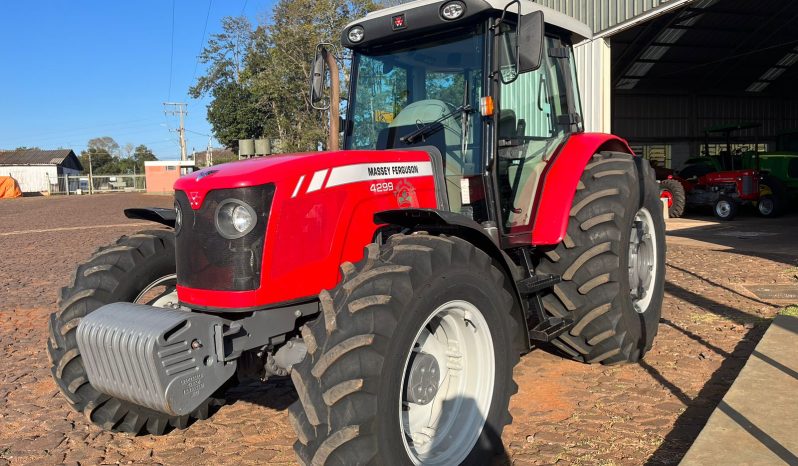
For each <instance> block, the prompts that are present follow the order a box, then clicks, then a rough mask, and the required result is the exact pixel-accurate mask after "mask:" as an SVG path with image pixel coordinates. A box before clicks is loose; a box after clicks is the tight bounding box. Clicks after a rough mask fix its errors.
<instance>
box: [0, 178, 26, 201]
mask: <svg viewBox="0 0 798 466" xmlns="http://www.w3.org/2000/svg"><path fill="white" fill-rule="evenodd" d="M15 197H22V191H21V190H20V189H19V184H18V183H17V180H15V179H14V178H11V177H10V176H0V199H12V198H15Z"/></svg>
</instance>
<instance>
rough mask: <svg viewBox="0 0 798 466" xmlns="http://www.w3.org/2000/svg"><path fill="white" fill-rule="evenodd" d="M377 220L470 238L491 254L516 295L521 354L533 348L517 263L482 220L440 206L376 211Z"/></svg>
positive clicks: (379, 223) (514, 296)
mask: <svg viewBox="0 0 798 466" xmlns="http://www.w3.org/2000/svg"><path fill="white" fill-rule="evenodd" d="M374 223H375V224H377V225H391V226H398V227H402V228H407V229H410V230H414V231H429V232H436V233H445V234H448V235H451V236H457V237H458V238H461V239H463V240H466V241H468V242H469V243H471V244H473V245H474V246H475V247H477V248H479V249H481V250H482V251H484V252H485V253H486V254H488V255H489V256H490V257H491V258H492V259H493V260H494V261H495V262H496V263H497V264H498V265H499V266H501V269H502V272H504V275H505V277H507V281H508V282H509V283H510V286H511V287H512V293H513V298H514V300H515V302H516V304H517V305H516V306H515V307H514V308H513V311H512V314H513V319H514V320H515V321H516V325H517V326H518V328H519V329H521V331H520V332H519V333H518V334H517V335H516V341H515V342H514V343H515V346H516V348H517V349H518V352H519V353H526V352H528V351H529V349H530V345H529V341H530V340H529V329H528V328H527V324H526V317H525V316H524V309H525V306H524V305H523V302H524V300H523V298H522V296H521V293H520V292H519V291H518V286H517V284H516V282H517V281H518V280H519V279H520V278H521V277H520V276H519V272H518V266H516V265H515V264H514V263H513V261H512V260H511V259H510V257H509V256H507V254H506V253H505V252H504V251H502V250H501V248H500V247H499V245H498V230H497V233H496V234H497V238H493V237H491V236H490V234H488V232H487V231H485V228H483V227H482V225H480V224H479V223H477V222H475V221H474V220H472V219H470V218H468V217H466V216H464V215H460V214H456V213H454V212H449V211H445V210H438V209H395V210H387V211H382V212H377V213H376V214H374Z"/></svg>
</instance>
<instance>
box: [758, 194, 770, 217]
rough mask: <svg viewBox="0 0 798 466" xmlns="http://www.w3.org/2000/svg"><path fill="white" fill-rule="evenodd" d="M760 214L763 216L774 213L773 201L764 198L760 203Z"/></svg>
mask: <svg viewBox="0 0 798 466" xmlns="http://www.w3.org/2000/svg"><path fill="white" fill-rule="evenodd" d="M758 207H759V213H761V214H762V215H770V214H771V213H773V199H769V198H764V199H761V200H760V201H759V205H758Z"/></svg>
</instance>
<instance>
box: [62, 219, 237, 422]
mask: <svg viewBox="0 0 798 466" xmlns="http://www.w3.org/2000/svg"><path fill="white" fill-rule="evenodd" d="M176 282H177V280H176V275H175V240H174V233H172V232H171V231H166V230H153V231H145V232H141V233H137V234H134V235H130V236H123V237H122V238H120V239H119V240H118V241H117V242H116V244H114V245H112V246H109V247H104V248H101V249H100V250H98V251H97V252H96V253H95V254H94V255H93V256H92V257H91V259H90V260H89V261H88V262H87V263H85V264H82V265H80V266H79V267H78V268H77V270H76V271H75V276H74V277H73V279H72V283H71V285H70V286H67V287H64V288H62V289H61V296H60V298H59V300H58V308H59V309H58V311H57V312H55V313H53V314H51V315H50V338H49V339H48V341H47V351H48V354H49V356H50V361H51V363H52V366H51V372H52V375H53V378H54V379H55V382H56V385H57V386H58V388H59V390H60V391H61V393H62V394H63V395H64V396H65V397H66V398H67V400H68V401H69V404H70V405H72V408H73V409H75V410H76V411H81V412H83V413H84V414H85V415H86V417H87V418H88V419H89V420H90V421H91V422H93V423H94V424H97V425H99V426H100V427H102V428H104V429H107V430H113V431H118V432H129V433H133V434H139V433H149V434H163V433H165V432H167V431H169V430H171V429H172V428H174V427H177V428H184V427H186V426H188V424H190V423H191V421H193V420H194V419H205V418H207V417H208V416H209V415H210V414H211V413H212V411H213V410H215V409H216V408H217V407H218V406H220V405H221V404H222V400H220V399H218V398H209V399H208V400H206V401H205V402H204V403H203V404H202V405H200V406H199V407H198V408H197V409H196V410H194V412H192V413H191V414H189V415H185V416H169V415H167V414H164V413H160V412H157V411H154V410H152V409H149V408H145V407H142V406H138V405H136V404H133V403H130V402H128V401H124V400H120V399H118V398H114V397H112V396H109V395H106V394H103V393H100V392H98V391H97V390H95V389H94V387H92V385H91V383H89V380H88V377H87V375H86V369H85V368H84V366H83V361H82V360H81V355H80V349H79V348H78V344H77V340H76V336H75V335H76V332H77V327H78V324H79V323H80V321H81V319H82V318H83V317H86V316H87V315H88V314H89V313H91V312H93V311H94V310H96V309H98V308H99V307H101V306H103V305H105V304H110V303H115V302H123V301H124V302H134V303H141V304H149V305H151V306H158V307H172V306H173V305H174V304H176V303H177V293H176V292H175V286H176Z"/></svg>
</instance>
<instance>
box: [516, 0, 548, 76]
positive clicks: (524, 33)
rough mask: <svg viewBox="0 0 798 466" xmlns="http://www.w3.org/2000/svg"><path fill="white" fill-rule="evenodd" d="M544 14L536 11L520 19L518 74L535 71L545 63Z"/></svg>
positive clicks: (517, 43) (517, 44)
mask: <svg viewBox="0 0 798 466" xmlns="http://www.w3.org/2000/svg"><path fill="white" fill-rule="evenodd" d="M543 31H544V23H543V12H542V11H535V12H533V13H529V14H526V15H521V17H520V18H518V39H517V42H516V46H517V47H518V52H517V55H516V57H517V58H518V73H519V74H520V73H526V72H528V71H535V70H536V69H538V68H540V64H541V62H542V61H543V44H544V43H545V37H544V35H543Z"/></svg>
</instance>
